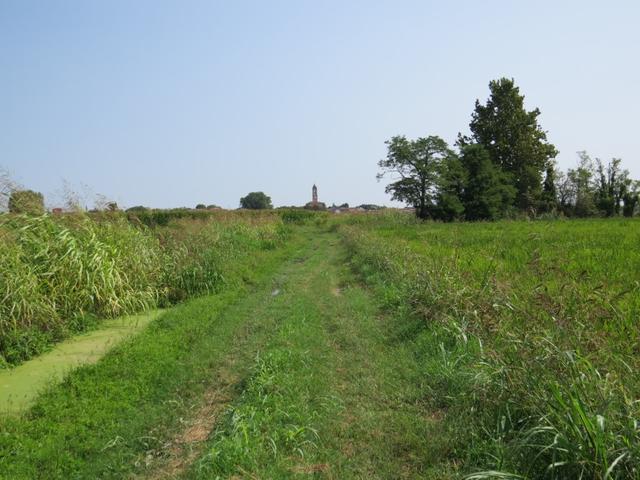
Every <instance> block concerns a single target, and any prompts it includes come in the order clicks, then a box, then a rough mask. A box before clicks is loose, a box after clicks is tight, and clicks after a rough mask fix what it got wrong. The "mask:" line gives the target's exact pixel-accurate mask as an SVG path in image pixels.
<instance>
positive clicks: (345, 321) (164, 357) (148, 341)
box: [0, 229, 444, 479]
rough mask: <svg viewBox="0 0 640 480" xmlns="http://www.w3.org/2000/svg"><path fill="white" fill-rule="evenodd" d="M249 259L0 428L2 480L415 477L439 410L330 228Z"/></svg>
mask: <svg viewBox="0 0 640 480" xmlns="http://www.w3.org/2000/svg"><path fill="white" fill-rule="evenodd" d="M256 265H258V264H256ZM260 265H261V266H260V268H257V267H256V272H255V274H256V279H255V283H254V286H253V287H252V288H251V290H250V291H249V292H245V293H242V292H229V293H227V294H224V295H218V296H213V297H205V298H201V299H198V300H195V301H191V302H188V303H186V304H185V305H183V306H181V307H178V308H176V309H174V310H172V311H170V312H167V313H165V314H164V315H163V316H162V317H161V318H160V319H159V320H158V321H157V322H154V323H153V324H152V325H151V326H150V328H149V329H148V330H146V331H145V332H143V333H142V334H141V335H140V336H138V337H137V338H136V339H135V340H132V341H130V342H125V343H124V344H123V345H121V346H119V347H117V348H116V349H115V350H114V351H112V352H111V353H109V354H108V355H107V356H106V357H104V358H103V359H102V361H100V362H99V363H98V364H96V365H94V366H88V367H84V368H81V369H79V370H77V371H75V372H73V373H72V374H71V375H70V376H69V377H68V378H67V379H66V381H65V382H63V383H62V384H61V385H59V386H58V387H55V388H52V389H51V391H49V392H48V393H47V394H45V395H44V396H43V397H41V399H40V400H39V401H38V402H37V404H36V405H35V407H34V408H32V409H31V410H30V412H29V414H28V415H27V416H26V417H25V418H22V419H9V420H5V422H4V423H3V424H0V476H1V478H12V479H13V478H47V479H53V478H65V479H66V478H148V479H149V478H151V479H158V478H196V479H214V478H234V479H237V478H252V479H255V478H259V479H278V478H309V477H314V478H331V479H349V478H354V479H356V478H417V477H420V478H428V477H429V471H428V463H429V462H430V460H432V459H434V458H435V457H437V456H439V455H442V454H443V453H444V452H443V451H442V449H439V448H436V447H434V445H437V443H438V442H437V439H438V437H437V425H438V418H437V415H429V414H428V412H426V410H425V408H424V407H423V405H422V401H421V393H420V390H419V388H420V382H419V378H420V372H418V371H416V369H417V367H416V363H415V361H414V357H413V353H412V352H410V351H408V350H406V349H405V347H403V346H402V345H401V343H400V342H395V341H394V339H393V337H392V336H390V332H391V329H390V328H389V325H388V321H389V320H388V319H386V318H385V317H384V316H383V315H381V314H380V312H379V310H378V302H377V301H376V300H375V299H374V298H372V294H371V293H370V292H369V291H367V290H366V289H364V288H362V287H361V286H360V285H359V283H358V282H357V280H356V279H355V278H354V277H353V276H352V274H351V273H350V271H349V269H348V267H347V266H346V258H345V253H344V250H343V247H342V246H341V245H340V242H339V240H338V237H337V235H335V234H333V233H327V232H320V231H317V230H315V229H309V230H304V229H303V230H302V231H301V232H300V234H299V235H298V239H297V240H296V241H294V242H293V243H292V244H291V245H290V246H289V247H288V248H287V250H286V251H283V252H276V253H271V254H270V257H269V258H267V259H263V260H262V263H260ZM433 478H438V477H433Z"/></svg>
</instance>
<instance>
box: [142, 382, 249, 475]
mask: <svg viewBox="0 0 640 480" xmlns="http://www.w3.org/2000/svg"><path fill="white" fill-rule="evenodd" d="M238 381H239V379H238V378H237V377H236V376H234V375H231V374H229V373H228V372H221V374H220V384H219V385H218V386H217V388H212V389H211V390H209V391H207V392H206V393H205V395H204V398H203V402H202V405H201V406H200V407H199V408H198V409H197V410H196V411H195V413H194V414H193V416H191V418H189V419H188V421H187V422H186V427H185V428H184V430H182V431H181V432H178V434H177V435H176V436H175V437H174V438H173V439H172V440H171V441H170V442H169V443H168V444H167V450H166V451H165V452H163V453H164V455H163V456H164V457H165V460H164V461H163V464H162V465H161V466H159V467H158V468H157V469H156V470H154V471H153V473H152V474H151V475H148V476H147V477H146V478H149V479H151V480H159V479H167V478H177V477H178V476H179V475H180V474H182V473H183V472H184V471H185V470H186V469H187V468H188V467H189V465H191V464H192V463H193V461H194V460H195V459H196V458H198V456H199V455H200V453H201V452H202V450H203V449H204V447H205V445H206V441H207V439H208V438H209V435H210V434H211V432H212V431H213V429H214V427H215V425H216V422H217V421H218V418H219V417H220V415H221V413H222V412H223V411H224V410H225V408H226V407H227V405H229V403H230V402H231V400H232V399H233V397H232V395H231V389H232V386H233V385H234V384H236V383H237V382H238Z"/></svg>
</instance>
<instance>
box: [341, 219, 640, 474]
mask: <svg viewBox="0 0 640 480" xmlns="http://www.w3.org/2000/svg"><path fill="white" fill-rule="evenodd" d="M337 228H338V231H339V232H340V233H341V235H342V237H343V239H344V241H345V242H346V244H347V246H348V248H349V249H350V251H351V252H352V254H353V262H354V265H355V266H356V267H357V269H358V270H359V272H360V273H361V274H362V275H363V278H364V279H366V281H367V282H368V283H370V284H371V285H372V286H373V287H374V288H375V289H376V291H377V292H378V293H379V295H381V296H382V297H383V298H384V301H385V303H386V304H387V308H389V309H391V310H392V311H395V312H397V315H400V316H404V317H405V318H406V319H407V322H406V331H405V332H404V333H403V335H404V337H403V338H404V341H406V342H409V343H411V344H412V345H414V346H415V349H416V361H417V362H420V363H421V364H422V365H423V372H424V379H423V382H424V395H425V399H426V400H427V401H428V402H429V403H430V404H431V407H432V408H434V409H437V410H439V411H440V412H441V414H442V416H443V419H444V421H443V427H442V428H443V432H446V435H445V436H446V437H448V439H449V440H448V443H449V444H450V449H449V456H450V457H451V465H453V466H455V465H458V464H463V465H464V468H463V469H462V471H464V472H466V473H473V472H476V475H475V476H474V477H472V478H521V477H524V478H636V476H637V475H638V474H639V473H638V472H639V470H638V469H639V468H640V463H639V462H640V460H639V458H640V431H639V430H638V423H637V421H638V419H639V418H640V408H639V405H638V402H637V399H638V395H639V394H640V382H639V381H638V378H640V377H638V375H637V371H638V368H639V367H640V360H639V357H638V345H639V343H638V340H639V338H638V337H639V330H638V325H637V320H638V314H639V312H640V250H639V249H638V248H637V246H638V245H640V222H638V221H636V220H585V221H553V222H499V223H476V224H453V225H450V224H433V223H432V224H430V223H427V224H416V223H415V222H414V221H413V219H411V218H408V217H403V216H379V217H377V218H376V217H371V216H369V217H354V218H350V219H346V221H342V222H341V225H337ZM482 471H483V472H482Z"/></svg>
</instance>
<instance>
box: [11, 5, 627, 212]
mask: <svg viewBox="0 0 640 480" xmlns="http://www.w3.org/2000/svg"><path fill="white" fill-rule="evenodd" d="M638 25H640V2H637V1H624V2H623V1H610V2H603V1H597V2H596V1H563V2H560V1H546V0H544V1H539V0H538V1H530V2H520V1H506V0H505V1H482V2H480V1H475V0H474V1H472V0H469V1H447V2H444V1H391V0H390V1H385V2H381V1H371V0H367V1H353V2H349V1H331V2H329V1H328V2H320V1H313V2H312V1H302V0H300V1H290V2H281V1H269V2H262V1H260V2H258V1H255V2H247V1H227V2H222V1H219V2H215V1H177V0H176V1H172V2H166V1H156V0H153V1H140V0H136V1H129V0H127V1H116V0H104V1H84V0H82V1H80V0H78V1H74V2H68V1H54V0H51V1H42V0H38V1H31V0H15V1H14V0H0V166H2V167H4V168H5V169H7V170H9V171H10V172H11V173H12V175H13V177H14V178H15V179H16V180H18V181H19V182H20V183H22V184H23V185H25V186H27V187H29V188H33V189H36V190H40V191H42V192H44V193H45V195H47V197H48V198H49V199H50V202H49V203H50V204H51V203H55V201H56V200H55V199H54V197H52V195H53V194H54V193H55V192H56V191H58V190H59V189H60V188H61V186H62V182H63V179H64V180H66V181H68V182H69V183H70V184H71V185H74V186H75V187H76V188H77V189H80V187H81V186H82V185H87V186H89V187H90V189H91V190H93V191H94V192H97V193H102V194H104V195H106V196H108V197H109V198H112V199H115V200H116V201H118V202H119V203H120V204H121V205H124V206H132V205H138V204H143V205H147V206H156V207H172V206H194V205H195V204H196V203H199V202H203V203H217V204H220V205H222V206H225V207H236V206H237V205H238V200H239V198H240V197H241V196H243V195H244V194H246V193H247V192H249V191H254V190H263V191H265V192H266V193H267V194H269V195H271V197H272V198H273V201H274V203H275V204H276V205H283V204H298V205H299V204H303V203H304V202H306V201H308V200H309V198H310V196H311V185H312V184H313V183H314V182H316V183H317V184H318V187H319V194H320V200H321V201H325V202H328V203H331V202H336V203H341V202H349V203H351V204H358V203H363V202H367V203H386V204H390V202H389V200H388V197H387V195H385V193H384V183H378V182H377V181H376V179H375V175H376V172H377V166H376V163H377V161H378V160H379V159H380V158H382V157H383V156H384V154H385V146H384V141H385V140H386V139H388V138H389V137H391V136H392V135H395V134H406V135H408V136H410V137H415V136H422V135H431V134H433V135H440V136H442V137H443V138H445V139H446V140H447V141H448V142H450V143H453V142H454V141H455V138H456V135H457V133H458V132H459V131H463V132H466V131H467V129H468V123H469V119H470V114H471V111H472V109H473V106H474V101H475V100H476V98H480V99H481V100H482V101H484V100H485V99H486V97H487V95H488V87H487V84H488V82H489V81H490V80H491V79H494V78H498V77H501V76H507V77H514V78H515V80H516V82H517V84H518V85H519V86H520V87H521V90H522V92H523V93H524V94H525V95H526V102H527V106H528V107H529V108H533V107H536V106H537V107H539V108H540V109H541V111H542V115H541V117H540V120H541V123H542V126H543V128H544V129H545V130H548V131H549V139H550V141H552V142H553V143H555V145H556V146H557V147H558V149H559V150H560V155H559V157H558V162H559V164H560V166H561V167H563V168H566V167H567V166H572V165H573V164H574V163H575V160H576V155H575V152H576V151H577V150H582V149H586V150H587V151H589V152H590V153H592V154H593V155H594V156H600V157H602V158H610V157H614V156H615V157H622V158H623V163H624V165H625V166H626V167H627V168H629V169H630V170H631V171H632V173H633V175H634V176H635V177H636V178H638V177H640V158H639V155H640V134H639V133H638V125H639V124H640V122H639V114H640V91H639V88H640V62H639V60H638V59H639V58H640V28H639V27H638Z"/></svg>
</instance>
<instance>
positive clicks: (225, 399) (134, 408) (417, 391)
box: [0, 212, 640, 480]
mask: <svg viewBox="0 0 640 480" xmlns="http://www.w3.org/2000/svg"><path fill="white" fill-rule="evenodd" d="M220 215H222V214H220ZM91 221H92V222H96V220H91ZM130 222H131V219H130V220H129V223H127V224H126V225H127V226H126V227H122V226H118V228H127V229H128V228H133V229H135V231H132V232H129V233H128V235H146V236H147V237H145V238H147V239H148V240H149V239H150V240H149V241H151V240H152V241H153V242H152V244H153V245H154V248H157V249H158V251H160V252H164V255H165V256H164V257H162V259H163V260H162V262H168V264H169V265H170V268H169V267H167V266H166V265H165V266H164V267H163V268H164V269H165V270H161V271H164V272H165V273H164V274H163V275H162V276H160V277H158V278H161V279H165V280H162V281H161V282H160V283H155V284H152V285H156V287H154V288H157V289H158V291H159V292H164V293H163V295H164V296H159V297H158V300H156V302H157V303H159V302H160V301H161V300H160V299H162V298H164V299H165V300H164V301H165V302H166V304H167V305H170V304H172V303H175V302H177V301H178V300H181V302H180V303H179V304H177V306H174V307H171V308H168V309H167V311H165V312H164V313H162V314H161V316H160V317H159V318H158V319H157V320H155V321H153V322H151V323H150V324H149V326H148V327H147V328H146V329H145V330H144V331H143V332H142V333H140V334H138V336H137V337H134V338H132V339H130V340H127V341H125V342H124V343H122V344H120V345H119V346H117V347H116V348H114V349H113V350H111V351H110V352H109V353H107V354H106V355H105V356H104V357H103V358H102V359H101V360H100V361H98V362H97V363H96V364H95V365H87V366H84V367H82V368H79V369H77V370H75V371H73V372H71V373H70V374H69V375H68V376H67V377H66V379H65V380H64V381H63V382H62V383H60V384H59V385H55V386H52V387H51V388H50V389H48V390H47V391H46V392H45V393H44V394H43V395H41V396H40V397H39V398H38V400H37V401H36V402H35V405H34V406H33V407H32V408H31V409H30V410H29V411H28V412H27V413H25V414H24V415H22V416H21V417H16V418H0V478H3V479H4V478H6V479H16V478H17V479H22V478H24V479H31V478H43V479H44V478H46V479H56V478H60V479H67V478H114V479H115V478H139V479H142V478H148V479H157V478H182V479H217V478H221V479H222V478H230V479H231V478H233V479H237V478H248V479H255V478H261V479H267V478H274V479H279V478H309V477H313V478H327V479H332V478H335V479H338V478H339V479H350V478H353V479H357V478H380V479H389V478H425V479H433V480H436V479H447V478H451V479H463V478H466V479H481V478H501V479H506V478H513V479H516V478H526V479H537V478H545V479H566V478H585V479H586V478H598V479H627V478H638V477H639V471H640V470H639V468H640V461H639V460H638V459H639V458H640V430H639V428H638V419H639V418H640V407H639V403H638V400H637V399H638V396H639V394H640V381H639V380H638V375H637V374H636V372H637V370H638V368H639V367H640V360H639V358H640V357H638V353H639V352H638V345H639V344H640V342H639V341H638V340H639V338H638V336H639V333H638V329H637V318H638V313H639V310H640V251H639V250H638V248H637V246H638V245H640V222H638V221H636V220H585V221H553V222H542V221H540V222H524V221H522V222H516V221H513V222H498V223H475V224H471V223H469V224H439V223H417V222H416V221H415V220H414V219H413V218H412V217H411V216H408V215H404V214H384V213H383V214H366V215H365V214H362V215H348V216H340V217H338V216H336V217H331V218H328V217H327V216H325V215H308V214H300V213H296V212H283V213H282V214H280V215H278V216H277V217H275V216H273V215H271V216H266V217H254V216H251V217H246V218H238V217H235V216H231V217H230V218H226V219H225V218H222V217H221V218H219V219H218V221H217V222H212V220H211V219H208V220H205V221H203V220H202V219H199V220H198V219H195V220H194V219H190V218H186V219H175V218H174V219H172V220H171V221H169V222H168V223H167V225H165V226H162V225H157V226H155V227H153V229H149V227H146V226H136V227H130V225H131V223H130ZM285 223H286V225H287V226H286V227H285ZM96 225H98V227H95V228H105V227H104V226H102V225H101V224H100V223H99V222H97V223H96ZM123 225H124V224H123ZM73 228H76V227H73ZM92 228H93V227H92ZM108 228H113V227H108ZM176 252H181V253H179V254H178V253H176ZM180 255H182V256H180ZM176 259H178V260H176ZM179 259H182V260H179ZM162 262H161V263H160V265H161V266H162V265H164V263H162ZM208 262H209V263H208ZM211 265H213V266H216V268H213V267H210V266H211ZM167 270H169V272H167ZM180 272H192V273H189V274H186V273H185V274H184V275H183V274H182V273H180ZM203 272H209V273H203ZM170 273H171V274H175V275H176V276H175V277H170V278H174V280H171V281H167V280H166V279H167V275H169V274H170ZM221 277H223V278H224V281H223V282H221V283H215V282H214V283H212V284H211V285H210V286H206V282H207V280H208V279H220V278H221ZM175 278H181V280H179V281H178V280H175ZM216 281H219V280H216ZM162 282H164V283H162ZM190 282H191V283H190ZM203 282H204V286H203ZM158 285H160V287H158ZM176 285H178V286H181V287H180V288H183V289H184V291H185V293H184V294H183V295H179V296H176V297H175V298H173V299H172V300H169V298H168V296H167V295H168V292H169V289H168V288H166V287H168V286H173V287H175V286H176ZM163 286H164V287H163ZM223 287H224V288H223ZM194 296H197V297H198V298H189V297H194ZM182 300H183V301H182Z"/></svg>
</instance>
